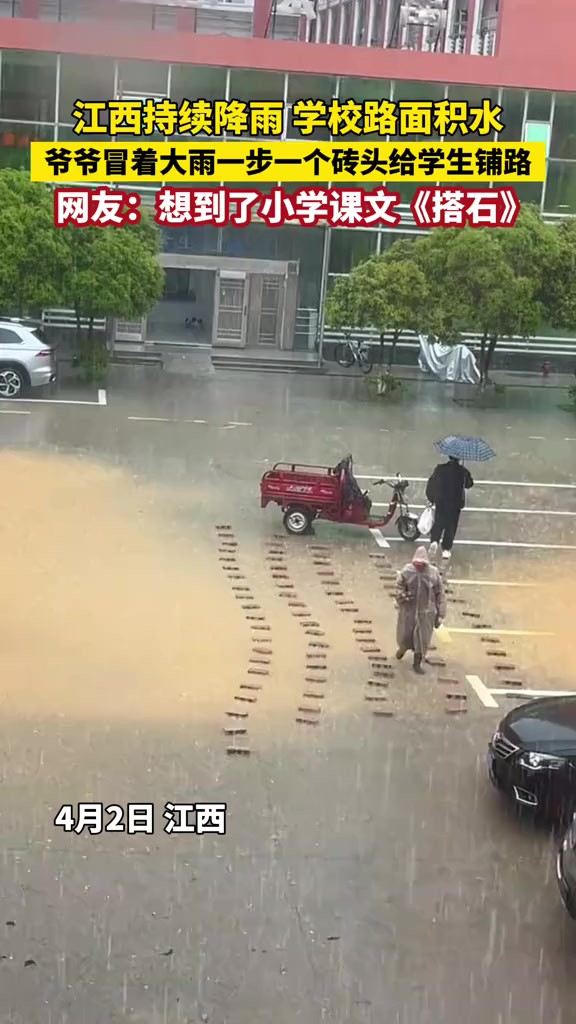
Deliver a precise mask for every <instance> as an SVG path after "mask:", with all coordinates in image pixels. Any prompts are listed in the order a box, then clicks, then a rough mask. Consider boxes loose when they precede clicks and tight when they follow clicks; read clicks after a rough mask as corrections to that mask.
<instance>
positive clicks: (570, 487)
mask: <svg viewBox="0 0 576 1024" xmlns="http://www.w3.org/2000/svg"><path fill="white" fill-rule="evenodd" d="M380 475H381V476H383V477H388V478H389V479H390V480H391V479H392V478H393V477H394V473H392V474H387V473H382V474H380ZM355 476H356V479H357V480H374V479H376V478H377V474H376V473H374V474H373V475H371V476H366V475H364V476H362V474H359V473H358V474H355ZM403 479H404V480H408V483H417V484H425V483H427V482H428V477H427V476H405V477H403ZM475 484H476V486H486V487H534V488H544V489H546V490H555V489H558V490H564V491H576V484H555V483H552V484H550V483H548V484H545V483H539V482H537V481H530V480H476V481H475Z"/></svg>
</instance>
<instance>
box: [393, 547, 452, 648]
mask: <svg viewBox="0 0 576 1024" xmlns="http://www.w3.org/2000/svg"><path fill="white" fill-rule="evenodd" d="M396 601H397V604H398V624H397V627H396V640H397V643H398V647H399V649H400V650H402V651H414V653H415V654H420V655H422V657H424V656H425V655H426V652H427V650H428V648H429V646H430V641H431V639H432V634H433V632H434V626H435V625H436V624H437V623H438V622H439V621H440V620H441V619H443V618H444V617H445V615H446V596H445V593H444V585H443V583H442V577H441V575H440V573H439V572H438V569H437V568H436V566H434V565H430V563H429V562H428V561H426V562H424V563H421V564H419V565H418V564H414V563H413V562H409V563H408V565H405V566H404V568H403V570H402V572H400V573H399V574H398V581H397V585H396Z"/></svg>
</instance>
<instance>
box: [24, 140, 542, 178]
mask: <svg viewBox="0 0 576 1024" xmlns="http://www.w3.org/2000/svg"><path fill="white" fill-rule="evenodd" d="M30 148H31V168H30V177H31V179H32V181H47V182H51V183H56V184H59V183H60V182H65V183H67V182H75V183H86V184H89V183H90V182H94V183H102V182H113V183H115V184H120V183H123V182H130V184H132V185H137V184H138V183H141V184H149V183H151V182H161V181H165V182H169V183H170V184H173V183H175V182H178V181H179V182H182V183H186V184H187V185H191V184H192V185H194V184H197V183H201V184H204V185H205V184H210V183H211V184H213V185H218V183H219V182H234V183H236V184H239V183H241V182H242V183H247V182H251V183H252V184H253V185H256V184H257V182H259V181H261V182H278V181H281V182H301V183H302V182H328V181H332V182H357V183H359V184H360V183H361V182H364V181H372V182H384V181H385V182H386V183H387V185H388V187H389V188H392V187H393V186H394V182H401V181H418V182H428V183H429V184H434V182H436V181H439V182H449V181H454V182H457V183H458V185H459V187H463V185H464V183H465V182H466V181H467V180H468V181H470V182H471V183H476V182H482V181H486V182H490V181H498V182H516V181H544V180H545V177H546V146H545V143H543V142H522V143H499V142H462V143H459V144H455V143H454V142H444V143H435V144H433V145H431V144H430V143H429V142H427V143H414V144H404V143H397V142H388V143H386V142H381V143H378V144H374V143H359V142H353V143H347V144H344V145H343V144H338V143H334V142H314V143H312V142H289V141H287V142H268V141H266V142H265V143H259V142H255V141H251V142H212V143H211V142H203V143H198V142H195V143H194V144H190V143H188V142H174V141H172V142H150V141H149V140H147V139H146V140H141V141H140V142H130V143H125V142H121V143H117V142H116V143H115V142H112V141H108V142H89V143H87V142H32V143H31V146H30Z"/></svg>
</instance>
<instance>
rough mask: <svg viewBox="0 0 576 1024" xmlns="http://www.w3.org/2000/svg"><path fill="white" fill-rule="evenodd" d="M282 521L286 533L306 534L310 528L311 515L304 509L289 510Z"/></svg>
mask: <svg viewBox="0 0 576 1024" xmlns="http://www.w3.org/2000/svg"><path fill="white" fill-rule="evenodd" d="M282 521H283V523H284V529H285V530H286V532H287V533H296V534H302V533H308V531H309V529H310V527H311V526H312V514H311V513H310V512H309V511H308V509H305V508H289V509H288V510H287V511H286V512H285V513H284V519H283V520H282Z"/></svg>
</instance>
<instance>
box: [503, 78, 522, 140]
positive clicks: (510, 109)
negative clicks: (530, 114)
mask: <svg viewBox="0 0 576 1024" xmlns="http://www.w3.org/2000/svg"><path fill="white" fill-rule="evenodd" d="M525 96H526V94H525V92H524V89H503V90H502V101H501V107H502V116H501V120H502V122H503V124H504V130H503V131H501V132H499V133H498V138H499V139H502V141H504V140H505V139H506V140H508V139H509V140H510V141H511V142H521V141H522V122H523V120H524V101H525Z"/></svg>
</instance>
